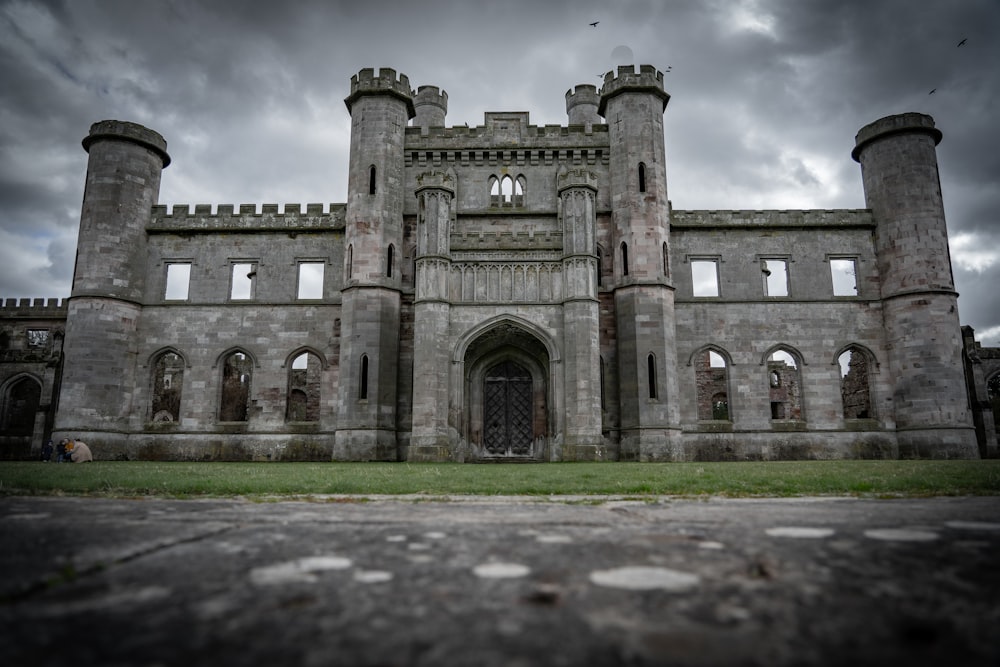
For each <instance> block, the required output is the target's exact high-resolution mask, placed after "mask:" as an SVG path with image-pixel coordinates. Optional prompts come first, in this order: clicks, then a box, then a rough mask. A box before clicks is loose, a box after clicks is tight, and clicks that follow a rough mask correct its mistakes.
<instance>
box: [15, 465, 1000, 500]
mask: <svg viewBox="0 0 1000 667" xmlns="http://www.w3.org/2000/svg"><path fill="white" fill-rule="evenodd" d="M63 494H64V495H89V496H107V497H130V496H163V497H171V498H189V497H233V496H247V497H271V496H278V497H281V496H302V495H326V494H335V495H336V494H352V495H361V496H364V495H400V494H420V495H426V496H428V497H433V496H443V495H483V496H490V495H529V496H566V495H595V496H605V495H612V496H658V495H666V496H709V495H715V496H729V497H755V496H772V497H787V496H810V495H847V496H885V497H896V496H902V497H920V496H953V495H1000V460H989V461H772V462H767V461H765V462H757V461H755V462H733V463H729V462H727V463H545V464H536V465H527V464H516V465H515V464H492V465H468V464H455V463H440V464H436V463H420V464H410V463H180V462H144V461H143V462H138V461H125V462H117V461H115V462H113V461H98V462H94V463H86V464H56V463H38V462H0V495H8V496H10V495H63Z"/></svg>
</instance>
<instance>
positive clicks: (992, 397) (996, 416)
mask: <svg viewBox="0 0 1000 667" xmlns="http://www.w3.org/2000/svg"><path fill="white" fill-rule="evenodd" d="M986 397H987V398H988V399H989V401H990V406H991V407H992V408H993V423H994V424H995V425H996V428H997V435H1000V373H997V374H996V375H994V376H993V377H991V378H990V379H989V380H987V382H986Z"/></svg>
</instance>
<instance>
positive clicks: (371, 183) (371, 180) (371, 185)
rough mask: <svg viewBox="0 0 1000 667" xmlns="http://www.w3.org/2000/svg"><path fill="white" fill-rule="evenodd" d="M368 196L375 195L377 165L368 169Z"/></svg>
mask: <svg viewBox="0 0 1000 667" xmlns="http://www.w3.org/2000/svg"><path fill="white" fill-rule="evenodd" d="M368 194H370V195H373V194H375V165H372V166H370V167H368Z"/></svg>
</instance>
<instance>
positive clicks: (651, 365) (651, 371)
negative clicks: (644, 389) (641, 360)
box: [646, 352, 657, 400]
mask: <svg viewBox="0 0 1000 667" xmlns="http://www.w3.org/2000/svg"><path fill="white" fill-rule="evenodd" d="M646 382H647V383H648V384H649V397H650V398H651V399H654V400H655V399H656V396H657V386H656V357H655V356H654V355H653V353H652V352H650V353H649V355H648V356H647V357H646Z"/></svg>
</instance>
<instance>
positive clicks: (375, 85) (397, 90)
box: [344, 67, 416, 118]
mask: <svg viewBox="0 0 1000 667" xmlns="http://www.w3.org/2000/svg"><path fill="white" fill-rule="evenodd" d="M365 95H391V96H393V97H397V98H399V99H400V100H402V101H403V102H405V103H406V110H407V113H408V114H409V117H410V118H413V117H414V116H415V115H416V112H415V111H414V108H413V90H412V89H411V88H410V79H409V77H407V76H406V75H405V74H399V75H398V77H397V75H396V70H394V69H392V68H390V67H381V68H379V70H378V75H377V76H376V74H375V70H374V69H372V68H371V67H366V68H364V69H363V70H361V71H360V72H358V73H357V74H355V75H354V76H352V77H351V94H350V95H348V96H347V99H345V100H344V104H346V105H347V110H348V112H350V110H351V107H352V106H354V103H355V102H356V101H357V100H358V99H359V98H361V97H363V96H365Z"/></svg>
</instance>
